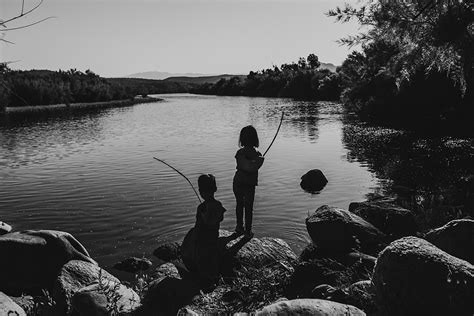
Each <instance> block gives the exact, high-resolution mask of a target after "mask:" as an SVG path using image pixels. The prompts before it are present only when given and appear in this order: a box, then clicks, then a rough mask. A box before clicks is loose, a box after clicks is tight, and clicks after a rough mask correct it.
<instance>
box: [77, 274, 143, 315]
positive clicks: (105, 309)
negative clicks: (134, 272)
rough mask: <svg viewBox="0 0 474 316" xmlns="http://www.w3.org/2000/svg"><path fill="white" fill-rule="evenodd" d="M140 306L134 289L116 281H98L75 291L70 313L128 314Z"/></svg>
mask: <svg viewBox="0 0 474 316" xmlns="http://www.w3.org/2000/svg"><path fill="white" fill-rule="evenodd" d="M139 306H140V297H139V296H138V294H137V293H135V291H133V290H132V289H130V288H128V287H126V286H125V285H123V284H120V283H116V282H113V281H112V282H109V281H105V282H99V283H94V284H91V285H89V286H86V287H84V288H82V289H80V290H79V291H77V292H76V293H75V294H74V296H73V297H72V315H75V316H107V315H129V314H130V313H132V312H133V311H134V310H136V309H137V308H138V307H139Z"/></svg>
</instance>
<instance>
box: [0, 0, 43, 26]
mask: <svg viewBox="0 0 474 316" xmlns="http://www.w3.org/2000/svg"><path fill="white" fill-rule="evenodd" d="M43 1H44V0H40V2H39V3H38V4H37V5H36V6H34V7H33V8H32V9H30V10H28V11H26V12H23V8H22V10H21V12H22V13H21V14H20V15H17V16H14V17H12V18H10V19H8V20H5V21H2V22H1V24H3V25H5V24H7V23H8V22H11V21H14V20H17V19H19V18H21V17H24V16H25V15H28V14H30V13H31V12H33V11H35V10H36V9H38V8H39V7H40V6H41V4H42V3H43ZM23 3H24V1H23Z"/></svg>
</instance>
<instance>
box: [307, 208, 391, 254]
mask: <svg viewBox="0 0 474 316" xmlns="http://www.w3.org/2000/svg"><path fill="white" fill-rule="evenodd" d="M306 229H307V230H308V233H309V236H310V237H311V239H312V240H313V242H314V243H315V244H316V246H317V247H318V248H320V249H328V250H330V251H333V252H335V251H345V252H347V251H349V250H351V249H353V248H355V247H356V244H357V241H358V242H359V244H360V248H361V249H362V250H363V251H364V252H365V251H368V252H369V253H370V252H373V251H374V250H376V249H377V248H378V246H379V244H380V243H381V242H382V241H383V239H384V237H385V236H384V234H383V233H382V232H381V231H380V230H378V229H377V228H375V227H374V226H373V225H372V224H370V223H369V222H367V221H365V220H364V219H362V218H361V217H359V216H357V215H355V214H353V213H351V212H349V211H346V210H343V209H340V208H336V207H331V206H328V205H323V206H321V207H320V208H318V209H317V210H316V211H315V212H314V213H313V214H311V215H310V216H308V218H306Z"/></svg>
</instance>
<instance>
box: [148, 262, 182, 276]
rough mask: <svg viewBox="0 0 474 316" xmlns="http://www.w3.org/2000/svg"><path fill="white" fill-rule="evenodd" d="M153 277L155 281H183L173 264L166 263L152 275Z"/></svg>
mask: <svg viewBox="0 0 474 316" xmlns="http://www.w3.org/2000/svg"><path fill="white" fill-rule="evenodd" d="M152 277H153V279H154V280H162V279H164V278H166V277H172V278H176V279H181V276H180V274H179V271H178V269H177V268H176V266H175V265H174V264H172V263H171V262H168V263H164V264H162V265H161V266H159V267H158V268H156V269H155V271H154V272H153V274H152Z"/></svg>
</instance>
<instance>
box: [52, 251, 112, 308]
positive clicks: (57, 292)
mask: <svg viewBox="0 0 474 316" xmlns="http://www.w3.org/2000/svg"><path fill="white" fill-rule="evenodd" d="M99 280H101V282H102V283H106V282H110V283H114V284H116V283H120V281H119V280H118V279H117V278H116V277H114V276H113V275H111V274H110V273H108V272H107V271H105V270H103V269H101V268H100V267H99V266H98V265H95V264H91V263H90V262H84V261H79V260H71V261H69V262H68V263H66V264H65V265H64V266H63V267H62V269H61V271H60V273H59V275H58V277H57V278H56V281H55V283H54V287H53V292H52V297H53V299H54V301H55V302H56V305H55V310H56V311H57V313H56V314H57V315H65V314H66V312H67V311H70V310H71V298H72V296H73V295H74V294H75V293H76V292H77V291H79V290H80V289H82V288H84V287H86V286H89V285H91V284H93V283H97V282H99Z"/></svg>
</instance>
